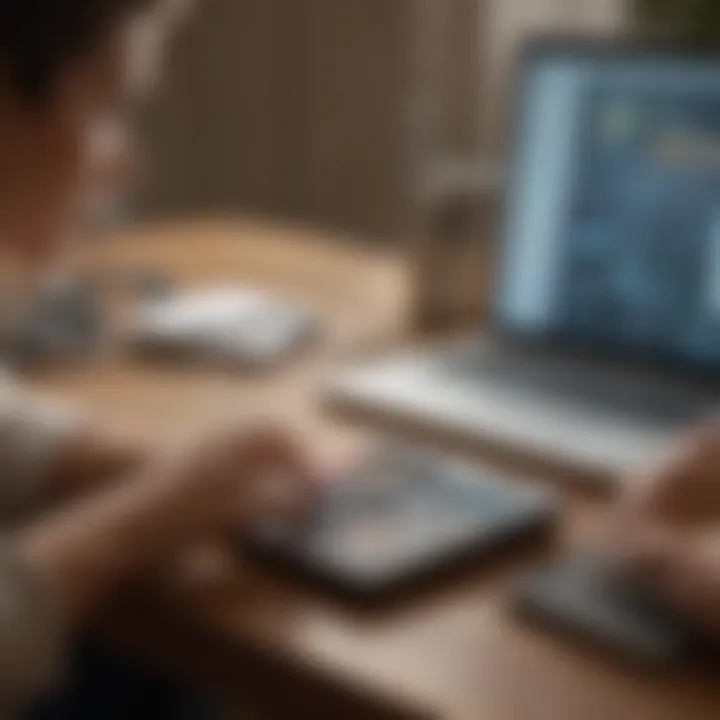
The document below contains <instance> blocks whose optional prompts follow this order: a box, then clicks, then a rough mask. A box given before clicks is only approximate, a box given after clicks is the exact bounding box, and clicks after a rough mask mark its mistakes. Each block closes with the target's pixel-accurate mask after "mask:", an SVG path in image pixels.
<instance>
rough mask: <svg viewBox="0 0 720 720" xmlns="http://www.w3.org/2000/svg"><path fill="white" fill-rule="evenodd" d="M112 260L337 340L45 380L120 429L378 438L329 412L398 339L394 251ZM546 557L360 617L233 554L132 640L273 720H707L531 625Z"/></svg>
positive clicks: (212, 241)
mask: <svg viewBox="0 0 720 720" xmlns="http://www.w3.org/2000/svg"><path fill="white" fill-rule="evenodd" d="M95 252H96V253H97V254H98V255H99V256H100V258H101V259H102V261H103V262H118V261H120V262H122V263H124V264H130V265H132V264H136V263H139V264H144V265H150V266H152V265H154V266H157V267H165V268H168V269H169V270H170V271H171V272H172V273H173V275H174V276H175V278H176V279H178V280H180V281H182V282H185V283H187V284H192V285H202V284H205V283H213V282H218V281H234V280H238V281H242V282H251V283H253V284H261V285H264V286H267V287H269V288H274V289H276V290H279V291H282V292H284V293H287V294H289V295H290V296H297V297H301V298H304V299H306V300H309V301H310V302H312V303H315V304H316V305H317V307H318V308H319V309H321V310H322V311H323V312H324V313H325V316H326V318H327V320H328V323H329V326H330V332H329V335H328V337H327V338H326V340H325V341H324V343H323V344H322V347H321V348H319V349H318V350H316V351H315V352H313V353H312V354H310V355H309V356H307V357H305V358H301V359H299V360H298V361H297V362H296V363H294V364H292V365H291V366H289V367H287V368H286V369H284V370H282V371H274V372H270V373H268V374H263V375H257V374H256V375H243V374H237V373H233V372H229V371H220V370H212V369H203V370H198V369H195V370H189V369H184V370H183V369H171V368H164V367H162V366H153V365H150V364H147V363H141V362H139V361H137V360H134V359H133V358H131V357H128V356H123V355H122V354H119V353H117V354H113V355H110V356H108V357H107V358H105V359H103V360H100V361H98V362H96V363H93V365H92V366H90V367H83V368H76V369H74V370H63V371H56V372H54V373H52V374H50V375H45V376H43V377H39V378H36V379H35V380H34V381H33V384H34V385H35V386H37V387H38V388H41V389H43V390H51V391H53V392H54V393H56V394H58V393H59V394H63V395H66V396H70V397H72V398H74V399H77V400H80V401H82V402H83V404H84V405H85V406H86V407H87V408H88V409H89V410H90V411H92V412H94V413H95V414H96V415H97V417H98V418H100V419H101V420H102V421H104V422H106V423H108V424H115V425H117V426H120V427H133V428H135V429H141V430H143V431H146V432H147V433H161V432H168V431H173V430H183V429H185V428H187V427H188V426H190V425H193V424H196V423H198V422H206V421H208V420H210V419H212V418H215V417H216V416H217V415H218V414H224V413H238V412H240V413H244V412H257V411H262V412H263V413H267V412H270V413H277V414H280V415H281V416H282V417H283V418H285V419H286V421H287V422H290V423H295V424H296V425H297V426H298V427H299V428H300V429H301V430H302V431H303V432H305V433H306V434H307V435H308V437H309V438H310V440H311V441H312V442H313V443H314V444H315V445H316V446H317V447H318V448H320V449H322V450H323V451H329V452H332V453H335V452H337V453H345V452H347V451H349V450H351V449H353V448H356V447H358V446H359V445H362V444H363V443H364V442H365V441H366V438H365V437H364V435H363V434H362V433H361V432H359V431H358V430H357V429H353V428H349V427H345V426H343V425H342V424H340V423H339V422H337V421H334V420H333V419H332V418H330V417H327V416H325V415H324V414H323V412H322V409H321V407H320V403H319V401H318V394H317V392H316V391H317V389H318V388H319V386H320V385H321V383H322V381H323V379H324V378H325V377H326V375H327V372H328V371H329V370H330V369H331V368H332V367H334V366H335V365H337V364H338V363H339V362H342V361H343V359H345V358H346V357H348V356H351V355H355V354H356V353H357V352H360V351H364V349H368V348H377V347H381V346H388V347H389V346H392V345H397V344H399V343H401V342H403V338H407V333H406V332H405V331H404V330H403V326H404V318H405V311H406V308H405V303H406V297H407V292H406V289H407V269H406V267H405V265H404V263H403V262H402V259H401V258H399V257H397V256H394V255H392V254H390V253H389V252H385V251H380V250H377V249H371V248H368V247H359V246H357V245H350V244H342V243H338V242H336V241H335V239H328V238H323V237H322V236H320V235H319V234H317V233H313V232H311V231H301V230H297V229H283V228H277V227H271V226H268V225H264V224H261V223H253V222H235V223H230V222H228V223H219V222H214V223H203V224H195V225H192V226H190V225H187V226H185V225H179V226H166V227H156V228H151V229H146V230H140V231H137V232H135V233H133V234H130V235H128V236H125V237H123V238H122V240H121V241H119V242H116V243H111V244H109V245H106V246H102V247H101V248H98V249H96V251H95ZM603 515H604V507H603V502H602V501H601V500H597V499H592V498H586V497H582V496H581V495H579V494H578V495H576V496H572V497H568V507H567V512H566V513H565V517H564V521H563V527H562V528H561V530H560V533H559V535H560V538H559V540H558V543H559V544H560V545H567V544H577V543H578V542H581V541H582V539H583V538H586V537H589V536H592V535H593V534H594V533H596V532H597V531H598V529H599V527H600V526H601V523H602V519H603ZM544 552H545V551H544V550H542V549H541V550H530V551H526V552H523V553H521V554H519V555H514V556H513V557H511V558H508V559H507V560H505V561H503V562H501V563H500V564H499V565H498V567H496V568H493V569H492V571H488V569H478V570H476V571H470V572H467V573H461V574H460V575H459V576H458V577H457V578H453V579H451V580H450V581H448V582H445V583H443V584H442V585H441V586H439V587H437V588H432V589H428V591H427V592H425V593H423V594H421V595H419V596H418V597H416V598H414V599H412V600H411V601H408V602H407V603H402V604H397V605H394V606H393V607H390V608H387V609H386V610H385V611H376V612H373V613H370V612H359V611H353V610H351V609H350V608H347V607H344V606H341V605H339V604H337V603H334V602H332V601H331V600H328V599H325V598H323V597H321V596H320V595H318V594H315V593H313V592H311V591H309V590H307V589H304V588H301V587H299V586H298V585H296V584H294V583H293V582H291V581H290V580H280V579H279V578H277V577H276V576H274V575H272V574H269V573H267V572H264V571H262V570H260V569H258V568H256V567H252V566H251V565H250V564H248V563H247V562H243V561H242V560H240V559H235V560H233V561H232V562H228V560H227V558H223V562H219V563H217V565H216V566H212V565H210V564H209V563H208V564H206V565H204V566H202V568H201V569H202V571H203V572H202V573H199V574H198V575H196V576H194V575H193V576H191V575H188V576H187V577H184V578H183V580H182V581H180V580H176V581H175V585H173V586H172V591H168V588H167V587H166V588H165V590H164V591H163V592H158V593H157V595H156V596H154V597H153V598H152V599H146V600H144V602H143V603H138V604H137V607H134V608H132V609H131V610H132V611H131V612H129V613H128V617H130V616H131V617H132V618H133V621H132V623H131V624H133V627H132V628H131V632H130V635H132V634H134V635H136V636H138V637H141V638H142V642H141V643H140V644H141V645H142V646H143V651H144V652H146V653H147V654H148V656H152V657H153V658H155V659H157V660H158V661H161V662H163V663H165V664H166V665H167V664H170V665H172V667H173V668H174V669H175V670H176V671H178V672H184V673H190V674H191V675H193V676H194V677H196V678H199V679H202V680H206V681H208V682H210V683H212V684H213V685H214V686H216V687H218V688H220V687H221V688H222V689H223V690H224V691H232V693H233V694H234V695H236V696H237V697H238V698H241V699H242V702H243V703H247V704H248V706H250V707H252V708H253V710H254V712H255V714H256V716H257V717H268V718H285V717H292V716H295V717H301V718H306V717H307V718H316V719H322V718H332V719H334V718H338V719H340V718H353V717H358V718H384V717H388V718H394V717H398V718H401V717H403V718H404V717H407V718H443V719H445V718H447V719H449V720H479V719H483V720H485V719H488V720H531V719H532V720H578V719H579V718H591V719H593V720H594V719H597V720H611V719H612V720H645V719H647V720H651V719H652V720H687V719H689V718H692V719H693V720H705V719H707V720H710V718H713V719H714V718H717V717H718V714H719V713H720V690H719V689H716V685H717V683H716V681H715V678H713V677H699V676H690V675H686V674H670V675H663V676H662V677H657V676H653V675H649V674H645V675H643V674H642V673H639V672H632V671H630V670H629V669H627V668H623V667H619V666H618V665H616V664H614V663H613V662H611V661H609V660H608V659H607V658H602V657H599V656H597V655H595V654H593V653H590V652H587V651H583V650H581V649H579V648H578V647H576V646H574V645H572V644H568V643H565V642H563V641H562V640H561V639H559V638H555V637H553V636H552V635H547V634H543V633H540V632H537V631H536V630H535V629H532V628H530V627H527V626H525V625H523V624H522V623H521V622H519V621H518V620H517V618H515V617H514V616H513V615H512V613H511V612H509V610H508V608H507V603H506V593H507V587H508V584H509V583H510V582H511V580H512V578H514V577H515V576H516V575H517V573H518V572H519V571H521V570H522V569H523V568H524V567H525V566H526V565H528V564H530V563H532V562H534V561H536V560H537V559H538V558H539V557H540V556H541V555H542V554H543V553H544Z"/></svg>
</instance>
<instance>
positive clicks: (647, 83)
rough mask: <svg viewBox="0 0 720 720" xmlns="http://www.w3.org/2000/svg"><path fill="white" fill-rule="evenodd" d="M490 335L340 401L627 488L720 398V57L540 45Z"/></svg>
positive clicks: (612, 46) (371, 374)
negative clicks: (638, 472)
mask: <svg viewBox="0 0 720 720" xmlns="http://www.w3.org/2000/svg"><path fill="white" fill-rule="evenodd" d="M516 114H517V117H516V137H515V145H514V151H513V154H514V159H513V163H512V168H511V172H510V180H509V185H508V189H507V198H506V206H507V207H506V211H505V219H504V228H503V231H502V234H503V237H502V251H501V253H500V255H501V259H500V263H499V267H498V268H497V282H496V287H495V288H494V292H493V297H492V321H491V324H490V329H489V330H488V329H484V330H483V332H478V333H477V334H475V336H473V337H468V338H465V339H463V340H462V341H458V342H453V343H449V344H444V345H442V346H439V347H433V348H421V349H415V350H412V351H409V352H406V353H405V354H403V355H401V356H398V357H394V358H387V357H385V358H381V359H379V360H376V361H366V362H365V363H363V364H361V365H358V366H355V367H350V368H346V369H343V370H342V371H341V372H339V373H338V374H337V375H336V376H335V377H333V378H332V380H331V382H330V386H329V399H330V401H331V403H332V404H333V405H334V406H335V407H338V408H341V409H345V410H351V411H358V410H359V411H361V412H367V411H369V412H371V413H373V414H377V413H381V414H382V415H383V417H384V416H388V417H390V418H391V419H393V420H400V421H405V422H409V423H411V424H413V425H419V426H422V427H425V426H429V427H430V428H432V429H433V430H441V431H443V432H444V433H449V434H450V435H458V436H459V437H462V438H463V440H472V441H478V442H481V443H482V446H483V447H486V446H487V445H488V444H491V445H493V446H498V448H499V449H501V450H505V451H512V452H517V451H520V452H522V453H526V454H530V455H531V456H532V457H533V458H534V459H545V460H548V461H550V462H551V463H552V464H553V467H556V466H557V467H563V468H566V467H567V468H569V469H572V470H573V471H578V472H579V473H580V475H581V476H583V477H587V478H592V479H593V480H598V479H599V480H601V481H602V482H608V483H616V482H617V481H618V479H619V478H624V477H629V476H631V473H632V471H633V470H634V469H635V468H636V467H637V466H640V465H643V464H644V463H647V462H648V461H649V460H650V459H651V458H652V457H653V456H655V455H656V454H657V453H658V452H659V451H660V450H662V449H663V448H666V446H667V445H668V443H669V442H670V441H671V439H672V438H673V436H675V435H677V434H678V433H679V432H681V431H682V430H683V429H684V428H687V427H688V426H689V425H692V424H693V423H696V422H698V421H700V420H701V419H702V418H704V417H706V416H707V415H708V414H709V413H711V412H712V411H713V408H714V406H715V405H716V404H717V400H718V397H719V396H720V56H716V57H713V56H710V55H699V54H694V55H693V54H687V53H684V52H679V51H674V50H668V49H658V48H647V47H631V46H629V45H623V44H618V43H616V42H609V41H608V42H603V41H580V40H575V41H568V40H549V39H544V40H536V41H534V42H532V43H531V44H530V45H529V47H528V48H527V49H526V50H525V51H524V52H523V53H522V56H521V60H520V63H519V78H518V101H517V103H516Z"/></svg>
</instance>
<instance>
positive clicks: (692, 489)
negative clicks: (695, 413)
mask: <svg viewBox="0 0 720 720" xmlns="http://www.w3.org/2000/svg"><path fill="white" fill-rule="evenodd" d="M628 487H629V490H628V491H627V492H626V493H625V494H624V496H623V497H622V498H621V501H620V503H619V507H618V509H617V511H616V513H615V516H614V521H613V523H612V529H613V537H614V539H613V541H612V545H613V549H614V551H615V552H616V553H617V555H618V557H619V559H620V561H621V563H622V564H623V565H624V566H625V567H626V568H627V571H628V572H630V573H632V574H633V575H634V576H636V577H638V578H640V579H642V581H643V582H645V583H647V584H648V586H649V587H650V588H652V589H653V590H654V591H656V592H657V593H658V594H659V595H660V596H661V597H663V598H664V599H665V600H666V601H668V602H670V603H671V605H674V606H675V607H676V608H677V609H679V610H680V611H681V612H682V613H683V614H685V615H686V616H687V617H688V618H690V620H691V621H692V622H693V623H695V624H696V625H697V627H698V629H701V630H703V631H705V632H706V633H707V634H708V637H710V638H714V639H716V640H717V641H720V424H718V422H717V418H711V419H709V420H707V421H706V422H704V423H702V424H701V425H700V426H699V427H698V428H696V429H694V430H693V431H691V432H689V433H688V434H687V435H686V436H685V437H684V438H682V439H681V441H680V442H679V443H677V445H676V446H675V447H673V448H671V449H670V451H669V452H668V454H667V456H666V457H664V458H660V459H659V460H656V461H655V463H654V464H653V465H652V466H651V468H650V469H649V470H646V471H645V472H643V473H642V474H641V476H640V477H635V478H631V479H630V482H629V485H628Z"/></svg>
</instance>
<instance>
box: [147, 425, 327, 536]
mask: <svg viewBox="0 0 720 720" xmlns="http://www.w3.org/2000/svg"><path fill="white" fill-rule="evenodd" d="M320 474H321V471H320V468H319V467H313V463H312V461H311V460H310V458H309V457H308V455H307V454H306V451H305V449H304V448H303V446H302V445H301V443H300V442H299V441H297V440H296V439H295V438H294V437H293V436H292V435H291V434H290V433H289V432H286V431H283V430H282V429H279V428H276V427H273V426H272V425H265V426H255V427H253V428H250V429H245V428H239V429H238V428H234V427H231V428H226V429H220V430H215V431H213V432H208V433H206V434H205V435H204V436H203V437H200V438H198V439H196V440H194V441H193V442H191V443H190V444H188V445H185V446H184V447H182V448H171V449H170V450H169V451H166V452H164V453H162V454H160V456H159V457H157V458H156V459H155V460H154V461H152V462H151V463H149V464H148V466H147V467H146V468H145V471H144V473H143V478H144V479H143V481H142V482H143V483H144V486H145V491H146V493H147V503H148V508H151V507H152V508H155V512H157V513H158V516H157V517H158V521H159V522H161V523H163V524H164V525H165V526H166V527H167V528H169V529H171V528H178V532H179V533H181V534H182V535H184V536H185V537H187V538H193V537H195V536H197V535H201V534H203V533H215V532H223V531H230V532H234V533H238V532H240V531H241V530H242V529H244V528H248V527H250V526H252V525H253V524H257V523H259V522H262V521H263V520H273V519H277V518H286V517H288V516H293V515H298V514H302V513H303V512H305V511H307V510H308V509H309V507H310V505H311V504H312V501H313V500H314V496H315V493H316V488H317V480H318V476H319V475H320Z"/></svg>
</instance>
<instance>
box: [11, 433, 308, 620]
mask: <svg viewBox="0 0 720 720" xmlns="http://www.w3.org/2000/svg"><path fill="white" fill-rule="evenodd" d="M317 475H318V473H316V472H313V470H312V468H311V467H310V465H309V463H308V460H307V457H306V455H305V453H304V452H303V450H302V448H301V446H300V445H298V443H296V442H295V441H293V440H292V439H291V436H290V435H289V434H288V433H285V432H283V431H281V430H276V429H273V428H262V429H249V430H243V429H240V430H238V429H230V430H222V431H215V432H211V433H207V434H206V435H205V436H204V437H203V438H200V439H198V440H195V441H194V442H192V443H188V444H185V445H184V446H182V447H177V446H176V447H175V448H171V449H169V450H167V451H165V452H163V453H160V454H159V455H158V456H157V457H156V458H155V459H153V460H152V461H150V462H149V463H148V464H147V465H146V466H145V468H144V469H143V471H142V472H141V473H140V474H137V475H134V476H132V477H130V478H129V479H128V480H126V481H124V482H121V483H118V484H115V485H112V486H111V487H109V488H107V489H106V490H104V491H101V492H99V493H97V494H95V495H90V496H86V497H85V498H83V500H82V502H78V503H76V504H75V505H73V506H71V507H69V508H66V509H64V510H62V511H56V512H54V513H53V514H52V515H50V516H48V517H47V518H45V519H44V520H42V521H40V522H38V523H37V524H36V525H34V526H32V527H29V528H25V529H23V530H22V531H21V532H20V533H19V535H18V539H17V543H18V551H19V553H20V554H21V555H22V556H23V557H24V558H25V559H26V560H27V562H28V564H30V565H32V566H34V567H35V568H37V570H38V571H39V572H40V573H41V574H42V575H44V576H45V578H46V579H47V581H48V584H49V585H50V586H51V587H52V588H53V589H54V592H55V593H56V594H57V595H58V596H59V597H60V598H61V600H62V602H63V604H64V605H65V606H66V607H67V608H68V612H69V614H71V615H73V616H77V615H82V614H84V613H85V612H87V611H88V610H89V609H90V608H92V606H93V605H94V604H95V603H96V602H97V601H98V599H99V598H101V597H102V596H103V595H104V594H106V593H107V592H108V591H109V590H110V589H112V588H113V587H114V586H115V585H117V583H119V582H121V581H122V579H123V578H125V577H127V576H128V575H131V574H132V573H134V572H137V571H140V570H143V569H145V568H147V567H151V566H156V565H157V564H158V563H162V562H163V560H164V559H172V557H174V556H176V555H177V554H178V553H179V552H181V551H183V550H184V549H186V548H187V547H188V546H189V545H192V544H193V543H194V542H195V541H198V540H204V539H206V538H208V537H210V536H213V535H222V534H226V533H227V534H236V533H240V532H241V531H243V530H244V529H247V528H249V527H251V526H253V525H255V524H257V523H261V522H263V521H264V520H265V519H274V518H278V517H287V516H288V514H290V515H294V514H296V513H302V512H304V511H305V510H306V509H307V508H308V507H309V504H311V503H312V500H313V496H314V493H315V490H314V487H315V485H314V482H313V481H314V480H316V479H317Z"/></svg>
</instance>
